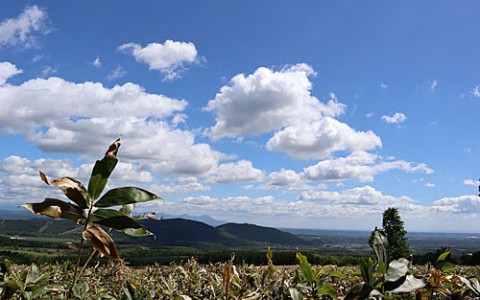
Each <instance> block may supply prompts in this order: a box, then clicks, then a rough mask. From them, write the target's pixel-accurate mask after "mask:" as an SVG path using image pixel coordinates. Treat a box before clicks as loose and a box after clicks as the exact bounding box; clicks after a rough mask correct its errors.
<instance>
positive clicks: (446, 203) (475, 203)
mask: <svg viewBox="0 0 480 300" xmlns="http://www.w3.org/2000/svg"><path fill="white" fill-rule="evenodd" d="M432 209H433V210H434V211H439V212H449V213H466V214H471V213H480V197H478V196H477V195H464V196H458V197H445V198H441V199H439V200H436V201H434V202H433V205H432Z"/></svg>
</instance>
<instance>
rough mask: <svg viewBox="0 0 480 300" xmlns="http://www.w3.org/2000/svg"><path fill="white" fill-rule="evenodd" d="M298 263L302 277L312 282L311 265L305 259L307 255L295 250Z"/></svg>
mask: <svg viewBox="0 0 480 300" xmlns="http://www.w3.org/2000/svg"><path fill="white" fill-rule="evenodd" d="M296 256H297V259H298V263H299V265H300V270H301V271H302V274H303V277H305V280H306V281H307V282H308V283H309V284H313V282H314V276H313V271H312V265H310V263H309V262H308V260H307V257H306V256H305V255H303V254H302V253H300V251H298V250H297V253H296Z"/></svg>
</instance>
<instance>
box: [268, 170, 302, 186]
mask: <svg viewBox="0 0 480 300" xmlns="http://www.w3.org/2000/svg"><path fill="white" fill-rule="evenodd" d="M268 184H269V185H272V186H302V185H304V180H303V178H302V175H301V174H298V173H296V172H295V171H293V170H286V169H284V168H281V169H280V171H278V172H272V173H270V174H269V175H268Z"/></svg>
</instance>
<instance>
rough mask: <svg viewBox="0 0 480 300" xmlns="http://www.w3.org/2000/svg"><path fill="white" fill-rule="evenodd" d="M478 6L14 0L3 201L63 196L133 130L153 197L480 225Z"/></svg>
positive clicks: (426, 225)
mask: <svg viewBox="0 0 480 300" xmlns="http://www.w3.org/2000/svg"><path fill="white" fill-rule="evenodd" d="M479 12H480V3H478V2H477V1H460V2H451V1H421V2H418V1H368V0H366V1H354V0H349V1H345V0H340V1H313V0H307V1H301V2H298V1H283V0H281V1H279V0H266V1H236V0H235V1H214V0H211V1H194V0H190V1H186V0H176V1H141V2H138V1H112V0H108V1H101V2H98V1H93V0H86V1H57V2H51V1H28V2H27V1H19V0H4V1H2V2H1V4H0V145H1V147H0V203H1V206H2V208H3V209H12V210H19V209H20V208H19V205H21V204H24V203H28V202H40V201H42V200H43V199H44V198H46V197H56V198H62V194H61V192H60V191H59V190H57V189H55V188H52V187H48V186H46V185H45V184H44V183H43V182H42V181H41V180H40V178H39V176H38V171H40V170H41V171H43V172H44V173H45V174H47V176H48V178H50V179H56V178H60V177H64V176H70V177H75V178H78V179H79V180H81V181H82V182H84V183H85V184H86V183H87V182H88V178H89V175H90V172H91V168H92V166H93V164H94V162H95V160H96V159H99V158H101V157H102V156H103V155H104V152H105V150H106V149H107V147H108V146H109V145H110V144H111V143H112V142H113V141H114V140H115V139H116V138H117V137H119V136H121V137H122V146H121V148H120V151H119V153H118V156H119V159H120V163H119V165H118V166H117V168H116V170H115V171H114V173H113V174H112V177H111V180H110V181H109V184H108V187H109V188H113V187H121V186H138V187H142V188H145V189H148V190H150V191H152V192H154V193H156V194H157V195H159V196H161V197H162V198H163V199H164V201H155V202H150V203H144V204H142V205H138V206H137V211H142V212H143V211H148V212H150V211H153V212H157V213H158V215H162V214H168V215H183V214H187V215H191V216H201V215H208V216H211V217H213V218H215V219H218V220H223V221H231V222H238V223H254V224H259V225H265V226H274V227H283V228H285V227H292V228H318V229H358V230H371V229H373V227H374V226H381V217H382V212H383V211H384V210H385V209H386V208H388V207H397V208H398V210H399V212H400V215H401V217H402V219H403V220H404V221H405V227H406V229H407V230H410V231H448V232H478V226H476V225H478V224H479V221H480V197H479V196H478V178H479V176H480V166H479V159H478V158H479V153H480V143H479V136H478V128H479V125H480V122H479V120H480V118H479V115H478V114H479V113H480V41H479V39H478V30H479V28H480V18H478V13H479Z"/></svg>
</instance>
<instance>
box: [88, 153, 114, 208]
mask: <svg viewBox="0 0 480 300" xmlns="http://www.w3.org/2000/svg"><path fill="white" fill-rule="evenodd" d="M117 162H118V158H116V157H107V156H106V157H104V158H103V159H102V160H97V162H96V163H95V165H94V166H93V170H92V175H91V176H90V180H89V182H88V194H89V195H90V199H98V197H100V194H101V193H102V191H103V189H104V188H105V185H107V182H108V177H110V174H112V171H113V169H115V166H116V165H117Z"/></svg>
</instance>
